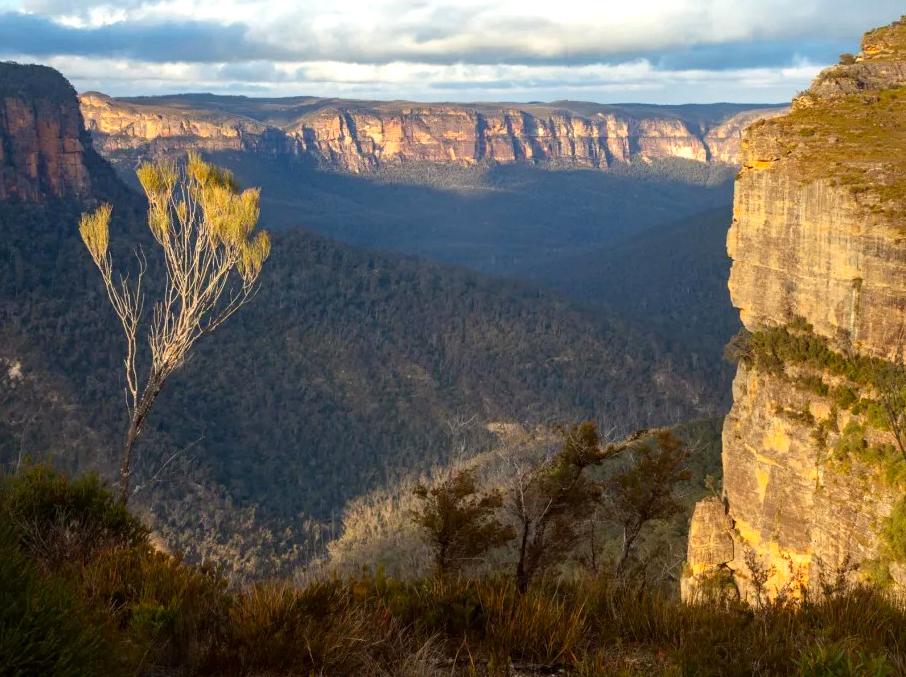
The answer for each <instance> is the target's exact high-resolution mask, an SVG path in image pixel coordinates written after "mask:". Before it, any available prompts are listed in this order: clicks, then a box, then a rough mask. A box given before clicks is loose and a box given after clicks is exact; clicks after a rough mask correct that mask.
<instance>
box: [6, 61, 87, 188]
mask: <svg viewBox="0 0 906 677" xmlns="http://www.w3.org/2000/svg"><path fill="white" fill-rule="evenodd" d="M90 146H91V140H90V138H89V137H88V134H87V133H86V131H85V129H84V127H83V123H82V116H81V114H80V112H79V108H78V106H77V104H76V98H75V91H74V90H73V89H72V86H71V85H70V84H69V83H68V82H67V81H66V80H65V79H64V78H63V77H62V76H61V75H60V74H59V73H57V72H56V71H54V70H52V69H50V68H46V67H44V66H19V65H16V64H9V63H0V200H7V199H11V198H18V199H21V200H25V201H28V202H41V201H44V200H46V199H48V198H54V197H64V196H79V197H84V196H86V195H88V193H89V190H90V180H89V171H88V168H87V164H86V157H85V153H86V148H90Z"/></svg>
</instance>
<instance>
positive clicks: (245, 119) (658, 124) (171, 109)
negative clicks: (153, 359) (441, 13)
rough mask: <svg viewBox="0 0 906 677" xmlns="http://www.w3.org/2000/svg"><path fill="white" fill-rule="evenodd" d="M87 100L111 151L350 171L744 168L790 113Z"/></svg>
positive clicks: (91, 124)
mask: <svg viewBox="0 0 906 677" xmlns="http://www.w3.org/2000/svg"><path fill="white" fill-rule="evenodd" d="M80 101H81V107H82V113H83V115H84V117H85V121H86V125H87V126H88V128H89V130H90V131H91V132H92V135H93V136H94V138H95V143H96V144H98V146H99V149H100V150H101V152H102V153H103V154H105V155H110V156H116V155H121V156H124V157H129V156H132V159H133V161H134V160H135V158H141V157H147V156H153V155H155V154H167V153H172V152H178V151H181V150H182V149H184V148H185V146H186V144H187V143H188V142H189V140H190V139H191V140H192V141H193V142H194V144H195V146H196V147H202V148H204V149H205V150H208V151H224V150H245V151H256V152H263V153H267V154H275V155H288V156H296V155H305V156H308V157H311V158H314V159H315V160H317V161H318V162H320V163H322V164H324V165H326V166H328V167H331V168H335V169H341V170H343V171H350V172H364V171H371V170H375V169H377V168H380V167H382V166H387V165H389V164H393V163H406V162H417V161H427V162H433V163H439V164H446V163H456V164H464V165H474V164H479V163H482V162H498V163H514V162H528V163H566V164H569V165H573V166H580V167H594V168H607V167H610V166H613V165H614V164H615V163H628V162H634V161H642V162H647V161H650V160H652V159H658V158H673V157H676V158H684V159H689V160H697V161H700V162H721V163H727V164H734V163H735V162H736V158H737V155H738V145H739V138H740V135H741V131H742V129H743V128H744V127H745V126H746V125H748V124H749V123H750V122H752V121H753V120H754V119H758V118H761V117H765V116H770V115H774V114H776V113H778V112H780V111H781V110H782V109H781V108H780V107H776V106H775V107H772V106H764V105H759V106H748V105H746V104H713V105H701V106H695V107H693V106H669V107H663V108H661V107H656V106H650V105H644V104H613V105H605V104H594V103H590V102H566V101H564V102H560V101H557V102H551V103H549V104H534V103H533V104H507V103H501V104H496V103H475V104H457V103H418V102H410V101H367V100H346V99H334V98H319V97H287V98H279V99H274V98H269V99H255V98H251V97H225V96H219V95H209V94H181V95H171V96H157V97H129V98H114V97H109V96H107V95H104V94H100V93H97V92H86V93H84V94H82V95H81V97H80Z"/></svg>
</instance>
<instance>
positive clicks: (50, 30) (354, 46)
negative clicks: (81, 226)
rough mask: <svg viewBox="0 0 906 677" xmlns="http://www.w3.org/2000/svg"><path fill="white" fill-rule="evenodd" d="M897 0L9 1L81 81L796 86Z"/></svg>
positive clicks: (58, 63)
mask: <svg viewBox="0 0 906 677" xmlns="http://www.w3.org/2000/svg"><path fill="white" fill-rule="evenodd" d="M903 11H904V5H903V4H902V1H901V0H899V1H895V0H619V1H618V2H615V1H613V0H594V1H588V0H561V1H560V2H558V1H556V0H541V1H538V0H483V1H481V2H476V1H473V0H458V1H454V0H412V1H410V2H403V1H400V0H345V1H344V2H337V1H333V2H325V1H323V0H319V1H316V2H315V1H297V2H284V1H280V0H271V1H264V0H217V1H216V2H211V1H209V0H124V1H123V2H107V1H105V0H0V60H5V61H17V62H22V63H43V64H47V65H50V66H53V67H55V68H57V69H58V70H60V71H61V72H62V73H63V74H64V75H65V76H66V77H68V78H69V79H70V81H72V83H73V84H74V85H75V87H76V89H78V90H79V91H87V90H96V91H101V92H105V93H107V94H111V95H114V96H128V95H141V94H162V93H177V92H214V93H219V94H244V95H248V96H297V95H309V96H338V97H347V98H369V99H414V100H418V101H518V102H525V101H553V100H562V99H572V100H584V101H597V102H602V103H614V102H644V103H671V104H676V103H708V102H715V101H737V102H765V103H767V102H783V101H788V100H789V99H790V98H791V97H792V96H793V95H794V94H795V93H796V92H797V91H800V90H802V89H805V88H806V87H807V86H808V83H809V81H810V80H811V79H812V78H813V77H814V76H815V74H816V73H817V72H818V71H819V70H820V69H821V68H822V67H824V66H826V65H828V64H831V63H835V62H836V61H837V59H838V57H839V55H840V53H842V52H857V51H858V45H859V38H860V37H861V34H862V33H863V32H864V31H865V30H867V29H869V28H872V27H875V26H879V25H883V24H886V23H890V22H891V21H893V20H894V19H896V18H898V17H899V16H900V14H901V13H902V12H903Z"/></svg>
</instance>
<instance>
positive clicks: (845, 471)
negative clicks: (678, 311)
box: [683, 22, 906, 601]
mask: <svg viewBox="0 0 906 677" xmlns="http://www.w3.org/2000/svg"><path fill="white" fill-rule="evenodd" d="M904 85H906V25H904V24H903V23H901V22H897V23H895V24H893V25H891V26H888V27H886V28H883V29H879V30H877V31H873V32H871V33H869V34H867V35H866V36H865V38H864V40H863V47H862V52H861V54H860V55H859V56H858V57H857V58H855V59H854V60H853V59H849V58H847V59H845V62H844V63H841V64H840V65H837V66H834V67H831V68H829V69H827V70H826V71H824V72H823V73H821V74H820V75H819V76H818V77H817V78H816V80H815V82H814V84H813V85H812V87H811V88H810V89H809V90H808V91H807V92H805V93H804V94H802V95H800V96H799V97H798V98H797V99H796V100H795V101H794V104H793V107H792V110H791V112H790V113H788V114H786V115H784V116H782V117H777V118H774V119H771V120H766V121H760V122H757V123H755V124H754V125H752V126H751V127H750V128H749V129H748V131H747V132H746V134H745V136H744V139H743V142H742V150H741V157H740V161H741V165H742V170H741V172H740V174H739V176H738V178H737V182H736V190H735V198H734V218H733V223H732V226H731V227H730V231H729V235H728V239H727V244H728V252H729V254H730V256H731V258H732V259H733V265H732V270H731V273H730V280H729V287H730V293H731V296H732V300H733V304H734V305H735V306H736V307H737V308H739V311H740V317H741V319H742V321H743V324H744V325H745V328H746V330H747V332H748V333H747V334H746V335H745V336H741V337H740V338H739V340H738V341H737V342H735V343H734V346H733V348H734V351H735V352H736V355H737V357H738V358H739V360H740V361H739V368H738V373H737V375H736V379H735V381H734V384H733V406H732V409H731V411H730V413H729V415H728V416H727V418H726V420H725V423H724V429H723V468H724V484H723V496H722V497H721V498H716V497H715V498H712V499H709V500H708V501H706V502H703V503H702V504H700V505H699V507H698V509H697V510H696V513H695V516H694V517H693V522H692V525H691V534H690V541H689V550H688V558H687V567H686V574H685V576H684V580H683V592H684V595H685V596H686V597H687V598H690V597H693V596H695V595H696V594H700V593H702V592H703V591H708V590H710V591H712V592H713V590H715V589H717V590H724V591H725V590H726V589H727V587H728V586H729V587H731V588H732V589H733V590H734V591H735V592H736V593H738V594H740V595H742V596H743V597H744V598H746V599H748V600H750V601H752V600H755V599H757V598H759V597H763V596H776V595H784V594H790V595H797V594H801V593H802V591H803V590H805V589H815V588H820V587H822V584H826V583H827V582H828V581H831V580H836V579H839V578H841V577H843V578H847V579H849V580H865V579H873V580H875V581H878V582H885V583H890V582H891V581H893V582H895V583H901V582H906V581H904V580H903V576H902V571H903V565H902V561H901V560H902V559H903V558H904V554H906V553H903V552H899V548H898V547H897V546H896V543H895V541H896V540H897V538H898V537H899V531H900V530H902V528H903V527H902V525H900V524H898V523H897V521H896V520H891V518H890V515H891V512H892V511H894V510H895V508H896V507H898V506H901V505H902V504H901V503H900V497H901V496H903V495H904V490H906V483H904V480H903V478H904V477H906V460H904V454H903V451H902V442H903V441H904V438H903V436H902V435H899V436H898V435H896V434H895V431H896V430H897V425H896V420H895V419H894V418H892V417H893V416H896V413H895V411H893V412H892V411H891V410H889V408H888V407H887V403H890V402H893V403H894V405H895V406H894V410H896V409H897V408H899V410H902V408H903V406H906V399H904V398H903V393H904V392H906V390H904V388H906V380H904V379H903V377H902V374H903V373H904V372H903V370H902V369H901V368H900V367H899V366H897V365H899V364H900V363H901V362H902V359H903V357H904V346H906V222H904V220H903V217H902V214H904V213H906V211H904V209H906V158H904V156H906V88H904ZM904 507H906V506H904ZM892 541H893V542H892ZM715 585H716V586H717V587H716V588H715V587H713V586H715Z"/></svg>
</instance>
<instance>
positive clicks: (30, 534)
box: [0, 465, 148, 570]
mask: <svg viewBox="0 0 906 677" xmlns="http://www.w3.org/2000/svg"><path fill="white" fill-rule="evenodd" d="M0 514H2V515H3V517H4V519H5V520H7V521H8V523H9V524H10V525H11V526H12V527H13V529H14V531H15V534H16V536H17V538H18V540H19V544H20V545H21V547H22V548H23V551H24V552H25V553H26V554H27V555H28V557H29V558H30V559H32V560H33V561H34V562H35V563H36V564H37V565H38V566H39V567H41V568H43V569H47V570H49V569H53V568H55V567H58V566H60V565H62V564H64V563H67V562H70V563H72V562H76V563H85V562H88V561H89V560H91V559H92V558H93V557H94V556H96V555H97V554H98V553H99V552H100V551H102V550H103V549H105V548H110V547H116V546H123V547H133V548H134V547H141V546H144V545H146V544H147V534H148V532H147V529H146V528H145V527H144V526H143V525H142V523H141V522H140V521H139V520H138V519H136V518H135V517H133V516H132V515H131V514H130V513H129V512H128V511H127V510H126V508H125V507H123V506H122V505H121V504H120V503H119V502H117V501H116V500H115V499H114V498H113V496H112V495H111V494H110V492H109V491H107V489H106V488H105V487H104V486H103V485H102V484H101V482H100V480H99V479H98V477H97V476H96V475H93V474H89V475H83V476H81V477H78V478H77V479H74V480H70V479H68V478H67V477H66V476H64V475H61V474H59V473H57V472H55V471H54V470H52V469H51V468H49V467H47V466H43V465H38V466H33V467H30V468H27V469H25V470H23V471H21V472H19V473H18V474H16V475H12V476H10V477H7V478H5V479H4V480H3V481H2V483H0Z"/></svg>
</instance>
